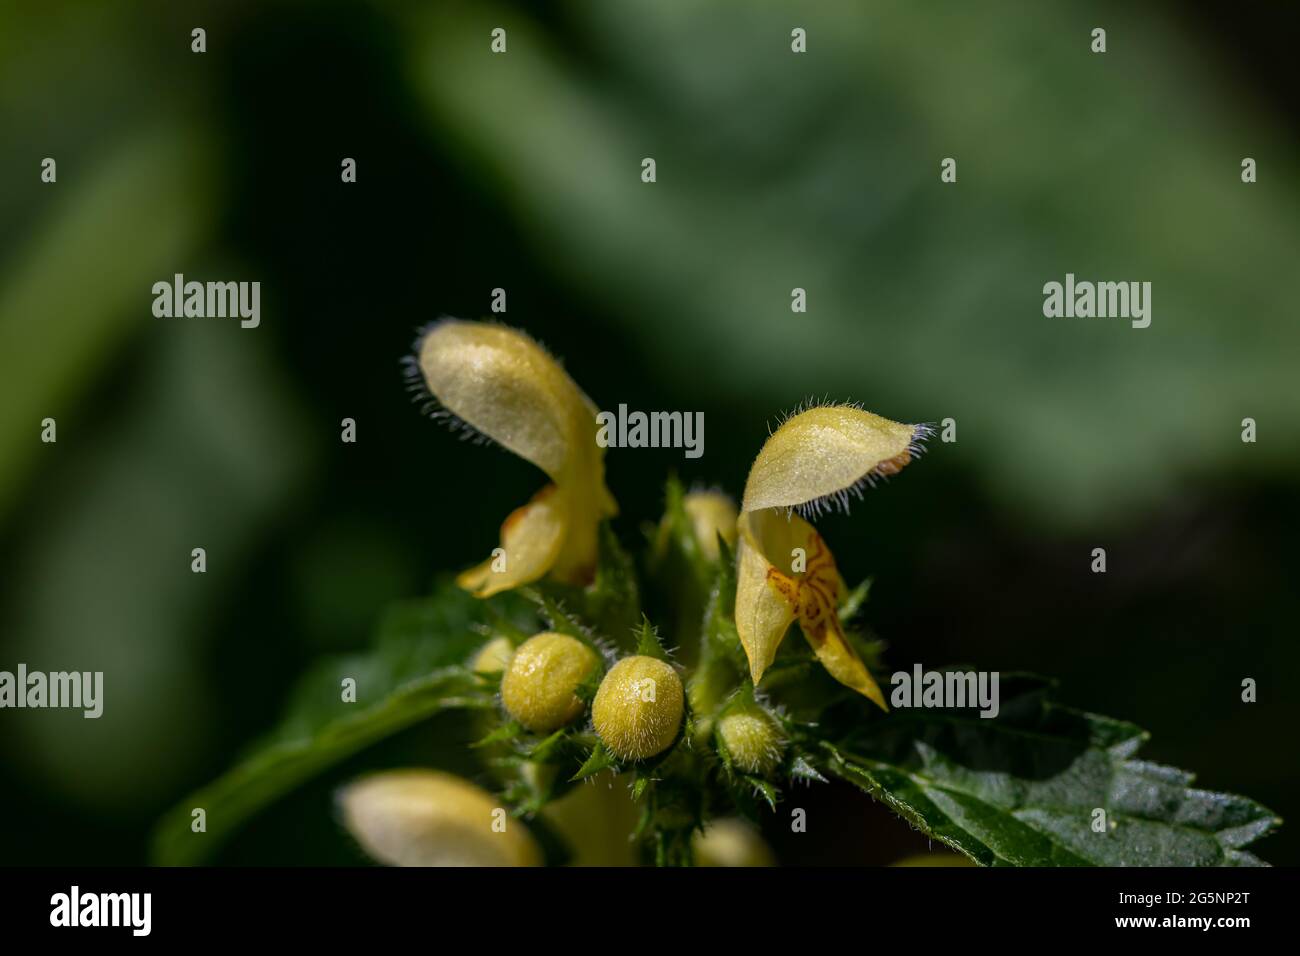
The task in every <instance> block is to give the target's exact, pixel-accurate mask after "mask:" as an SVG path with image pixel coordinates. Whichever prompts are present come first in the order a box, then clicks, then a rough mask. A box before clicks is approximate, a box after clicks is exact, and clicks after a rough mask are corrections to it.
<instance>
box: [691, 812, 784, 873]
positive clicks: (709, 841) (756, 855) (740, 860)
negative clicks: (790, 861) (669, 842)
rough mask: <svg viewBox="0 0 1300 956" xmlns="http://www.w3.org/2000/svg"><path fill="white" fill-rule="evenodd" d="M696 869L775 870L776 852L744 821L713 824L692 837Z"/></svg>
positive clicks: (714, 821) (716, 822)
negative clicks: (744, 867) (759, 867)
mask: <svg viewBox="0 0 1300 956" xmlns="http://www.w3.org/2000/svg"><path fill="white" fill-rule="evenodd" d="M691 849H692V850H693V851H694V852H695V865H696V866H775V865H776V861H775V860H774V859H773V858H772V851H771V849H769V848H768V845H767V844H766V843H764V842H763V838H762V837H761V836H759V835H758V831H757V830H755V829H754V828H753V827H752V826H750V825H749V824H748V823H746V822H745V821H744V820H737V819H735V818H732V817H728V818H725V819H722V820H713V821H712V822H710V823H709V825H708V826H707V827H706V828H705V829H704V832H703V833H699V832H697V833H696V834H695V835H694V836H693V837H691Z"/></svg>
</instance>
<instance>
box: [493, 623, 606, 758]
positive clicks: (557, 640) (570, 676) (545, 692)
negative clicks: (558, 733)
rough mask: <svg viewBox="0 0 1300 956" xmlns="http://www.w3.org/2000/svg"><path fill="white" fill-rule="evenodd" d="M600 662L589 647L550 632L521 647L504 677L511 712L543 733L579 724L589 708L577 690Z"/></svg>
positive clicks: (504, 697) (505, 700) (504, 699)
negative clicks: (568, 724) (573, 723)
mask: <svg viewBox="0 0 1300 956" xmlns="http://www.w3.org/2000/svg"><path fill="white" fill-rule="evenodd" d="M599 663H600V658H599V657H598V656H597V655H596V652H595V651H593V650H592V649H591V648H590V647H588V646H587V645H586V644H584V643H582V642H581V641H579V640H577V639H576V638H572V637H569V636H568V635H567V634H556V633H554V632H552V631H546V632H544V633H542V634H538V635H537V636H535V637H530V638H529V639H528V640H526V641H524V643H522V644H520V645H519V649H518V650H517V651H515V656H514V657H513V658H512V659H511V661H510V667H509V668H508V669H507V670H506V673H505V676H504V677H503V678H501V702H502V703H503V704H505V708H506V712H507V713H508V714H510V716H511V717H513V718H514V719H515V720H517V721H519V723H521V724H523V725H524V726H525V727H526V728H528V729H529V730H531V731H532V732H533V733H537V734H548V733H550V732H551V731H552V730H555V729H557V728H559V727H563V726H564V725H565V724H567V723H569V722H571V721H573V720H576V719H577V718H578V716H579V715H580V714H581V713H582V710H583V703H582V701H581V700H579V699H578V698H577V696H575V693H574V692H575V691H576V690H577V689H578V687H579V686H581V684H582V682H583V681H585V680H586V679H587V677H588V676H590V674H591V672H592V671H593V670H595V668H596V666H597V665H598V664H599Z"/></svg>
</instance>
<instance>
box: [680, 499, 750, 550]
mask: <svg viewBox="0 0 1300 956" xmlns="http://www.w3.org/2000/svg"><path fill="white" fill-rule="evenodd" d="M682 507H683V508H685V509H686V514H687V515H689V516H690V519H691V528H692V530H693V531H694V532H695V540H697V541H698V542H699V543H700V550H701V551H703V552H704V556H705V557H707V558H708V559H709V560H710V561H716V560H718V535H722V540H723V541H725V542H727V544H728V545H732V546H734V545H735V543H736V518H738V517H739V512H737V511H736V503H735V502H734V501H732V500H731V498H730V497H728V496H727V495H724V494H723V493H722V492H720V491H692V492H688V493H687V494H686V496H685V497H684V498H682Z"/></svg>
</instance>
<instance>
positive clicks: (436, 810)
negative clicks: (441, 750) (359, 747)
mask: <svg viewBox="0 0 1300 956" xmlns="http://www.w3.org/2000/svg"><path fill="white" fill-rule="evenodd" d="M339 807H340V810H341V811H342V817H343V823H344V825H345V826H346V827H347V828H348V832H350V833H351V834H352V836H353V838H355V839H356V841H357V842H358V843H360V844H361V848H362V849H363V850H365V851H366V853H368V854H369V855H370V856H371V857H373V858H374V859H376V860H378V861H379V862H380V863H387V864H389V865H390V866H538V865H540V864H541V852H540V851H539V850H538V848H537V843H536V842H535V841H534V840H533V837H532V835H531V834H530V833H529V832H528V828H527V827H525V826H524V824H523V823H521V822H520V821H518V820H514V819H511V818H510V817H509V815H508V813H507V812H506V810H505V808H504V807H503V806H502V805H501V801H500V800H498V799H496V798H494V797H493V796H492V795H491V794H489V793H488V792H487V791H486V790H482V789H480V788H479V787H476V786H474V784H472V783H470V782H469V781H468V780H462V779H461V778H460V777H456V776H453V775H451V774H449V773H440V772H438V771H436V770H393V771H389V772H387V773H377V774H373V775H371V776H369V777H363V778H361V779H360V780H357V781H355V782H354V783H351V784H349V785H347V786H346V787H344V788H343V790H342V791H341V792H340V793H339Z"/></svg>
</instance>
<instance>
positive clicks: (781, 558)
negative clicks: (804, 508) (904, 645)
mask: <svg viewBox="0 0 1300 956" xmlns="http://www.w3.org/2000/svg"><path fill="white" fill-rule="evenodd" d="M739 528H740V542H739V545H738V550H739V567H738V570H737V578H736V630H737V631H738V632H739V634H740V642H741V644H742V645H743V646H744V648H745V654H746V656H748V658H749V670H750V676H751V677H752V678H753V680H754V683H755V684H757V683H758V682H759V680H760V679H761V678H762V676H763V672H764V671H766V670H767V668H768V667H769V666H770V665H771V663H772V661H773V659H774V658H775V657H776V651H777V648H778V647H779V646H780V644H781V640H782V639H783V638H784V637H785V633H786V631H787V629H788V628H789V626H790V623H791V621H793V620H795V619H796V618H797V619H798V621H799V627H800V629H801V630H802V631H803V633H804V637H805V638H806V639H807V641H808V643H809V645H811V647H812V649H813V651H814V652H815V653H816V654H817V659H818V660H820V661H821V663H822V666H824V667H825V668H826V670H827V671H829V672H830V675H831V676H832V677H834V678H835V679H836V680H837V681H839V682H840V683H841V684H843V685H845V686H846V687H849V688H851V689H853V690H855V691H857V692H858V693H859V694H862V695H863V696H864V697H866V698H868V699H869V700H871V701H873V702H875V703H876V704H878V705H879V706H880V707H881V708H883V709H886V710H888V708H887V707H886V706H885V698H884V695H883V694H882V693H881V691H880V687H879V686H878V685H877V684H876V682H875V680H874V679H873V678H872V676H871V673H870V672H869V671H868V670H867V667H866V665H865V664H864V663H863V662H862V658H860V657H859V656H858V654H857V652H856V651H855V650H854V649H853V645H851V644H850V643H849V641H848V638H847V637H846V636H845V634H844V629H843V628H842V627H841V625H840V620H839V614H838V606H839V602H840V598H841V596H842V595H843V593H844V581H843V579H842V578H841V577H840V573H839V570H838V569H837V568H836V566H835V558H834V556H833V555H832V554H831V552H830V548H828V547H827V546H826V542H825V541H824V540H822V537H821V535H819V534H818V533H817V532H816V530H814V529H813V526H812V525H810V524H809V523H808V522H807V521H805V520H804V519H803V518H800V517H799V516H798V515H794V514H791V515H787V514H784V513H782V512H779V511H773V510H770V509H769V510H767V511H759V512H753V513H751V512H745V513H743V514H742V515H741V516H740V523H739ZM797 551H798V552H801V553H796V552H797ZM796 558H800V559H801V560H799V561H798V563H796ZM796 568H802V570H795V569H796Z"/></svg>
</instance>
